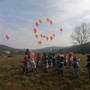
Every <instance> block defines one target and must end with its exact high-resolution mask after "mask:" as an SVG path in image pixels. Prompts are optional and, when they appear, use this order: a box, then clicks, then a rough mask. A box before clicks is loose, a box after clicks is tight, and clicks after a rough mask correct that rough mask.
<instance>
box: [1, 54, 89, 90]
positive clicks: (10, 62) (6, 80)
mask: <svg viewBox="0 0 90 90" xmlns="http://www.w3.org/2000/svg"><path fill="white" fill-rule="evenodd" d="M78 57H80V58H81V70H80V75H81V76H80V77H79V78H76V77H75V75H74V72H73V68H71V69H70V68H69V67H65V72H64V75H63V76H61V75H59V74H58V73H57V71H55V69H54V68H52V69H50V70H49V73H44V72H43V69H42V68H38V70H37V71H36V72H34V73H30V74H29V75H23V74H22V60H23V56H13V57H10V58H7V57H5V56H0V90H90V82H88V81H87V79H88V75H87V71H86V68H85V65H86V55H83V56H82V55H78Z"/></svg>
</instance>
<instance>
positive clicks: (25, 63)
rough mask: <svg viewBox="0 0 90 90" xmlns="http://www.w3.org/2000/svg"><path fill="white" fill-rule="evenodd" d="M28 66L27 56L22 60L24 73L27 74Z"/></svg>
mask: <svg viewBox="0 0 90 90" xmlns="http://www.w3.org/2000/svg"><path fill="white" fill-rule="evenodd" d="M29 68H30V61H29V59H28V57H25V58H24V61H23V71H24V74H28V71H29Z"/></svg>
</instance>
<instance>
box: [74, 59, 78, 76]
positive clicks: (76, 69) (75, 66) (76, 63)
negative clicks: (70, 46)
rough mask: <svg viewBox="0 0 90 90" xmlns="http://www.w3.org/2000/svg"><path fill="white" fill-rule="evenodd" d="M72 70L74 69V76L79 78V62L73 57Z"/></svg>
mask: <svg viewBox="0 0 90 90" xmlns="http://www.w3.org/2000/svg"><path fill="white" fill-rule="evenodd" d="M73 60H74V61H73V68H74V70H75V74H76V76H80V73H79V72H80V62H79V60H78V58H76V57H74V58H73Z"/></svg>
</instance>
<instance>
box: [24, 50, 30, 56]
mask: <svg viewBox="0 0 90 90" xmlns="http://www.w3.org/2000/svg"><path fill="white" fill-rule="evenodd" d="M25 55H27V56H28V58H30V50H29V49H26V51H25Z"/></svg>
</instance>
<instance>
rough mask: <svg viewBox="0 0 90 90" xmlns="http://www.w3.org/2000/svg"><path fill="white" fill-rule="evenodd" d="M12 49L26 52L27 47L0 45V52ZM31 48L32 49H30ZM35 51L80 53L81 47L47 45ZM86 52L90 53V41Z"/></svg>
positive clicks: (15, 52) (16, 52)
mask: <svg viewBox="0 0 90 90" xmlns="http://www.w3.org/2000/svg"><path fill="white" fill-rule="evenodd" d="M5 50H6V51H7V50H10V51H11V53H13V54H24V51H25V49H15V48H12V47H8V46H5V45H0V54H1V53H3V51H5ZM30 50H31V49H30ZM31 51H33V52H35V53H38V52H39V53H43V52H63V53H69V52H74V53H79V54H80V48H79V46H78V45H77V46H68V47H63V46H60V47H59V46H52V47H45V48H41V49H35V50H31ZM86 53H88V54H89V53H90V43H87V48H86Z"/></svg>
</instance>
